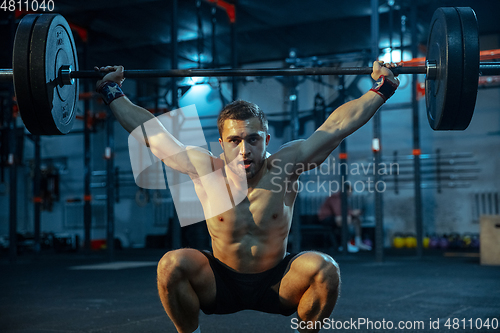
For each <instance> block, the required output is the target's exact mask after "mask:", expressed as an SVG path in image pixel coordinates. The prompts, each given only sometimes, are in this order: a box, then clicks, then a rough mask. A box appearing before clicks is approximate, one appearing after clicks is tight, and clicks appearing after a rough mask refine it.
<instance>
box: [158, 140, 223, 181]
mask: <svg viewBox="0 0 500 333" xmlns="http://www.w3.org/2000/svg"><path fill="white" fill-rule="evenodd" d="M163 155H164V156H165V157H164V158H163V159H162V161H163V163H165V165H167V166H168V167H169V168H172V169H174V170H175V171H179V172H181V173H185V174H188V175H189V176H190V177H191V178H198V177H200V176H203V175H206V174H208V173H210V172H212V171H213V164H214V161H213V160H214V158H215V157H214V156H213V155H212V153H211V152H210V151H208V150H207V149H204V148H201V147H195V146H186V147H184V149H182V150H180V151H178V152H177V153H176V154H170V155H168V154H163ZM167 155H168V156H167Z"/></svg>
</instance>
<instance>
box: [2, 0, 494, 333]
mask: <svg viewBox="0 0 500 333" xmlns="http://www.w3.org/2000/svg"><path fill="white" fill-rule="evenodd" d="M0 5H1V6H0V13H1V14H0V35H1V39H0V41H1V46H0V68H2V70H0V332H9V333H10V332H13V333H17V332H19V333H32V332H33V333H35V332H37V333H38V332H40V333H41V332H54V333H55V332H89V333H90V332H96V333H97V332H120V333H122V332H172V333H173V332H176V331H177V330H176V328H175V326H174V324H173V323H172V321H171V320H170V319H169V317H168V315H167V314H166V313H165V310H164V309H163V307H162V303H161V302H160V298H159V296H158V289H157V264H158V262H159V260H160V259H161V258H162V256H163V255H164V254H165V253H167V252H168V251H171V250H175V249H180V248H195V249H200V250H209V249H211V238H210V234H209V232H208V231H207V222H206V221H204V220H203V218H198V215H197V214H198V213H199V212H198V211H197V208H195V205H196V203H195V202H196V200H197V199H196V198H193V200H187V201H186V202H183V204H182V205H179V204H178V202H177V201H176V200H177V199H176V198H174V197H175V195H174V191H175V189H174V187H175V186H176V185H177V184H180V183H182V181H180V180H179V179H178V178H175V180H174V181H172V180H173V179H174V178H172V177H173V176H172V174H171V173H169V171H168V168H162V166H161V165H162V163H157V164H154V163H150V162H147V163H150V164H151V165H152V166H156V167H157V169H155V170H153V171H152V172H151V174H149V175H150V176H151V175H153V176H151V177H153V178H154V177H157V176H158V175H160V176H159V178H155V179H154V180H153V181H154V182H155V184H154V186H148V185H147V184H146V183H147V181H150V180H151V179H145V176H144V175H145V174H146V173H143V174H142V176H144V177H143V178H141V174H140V172H139V173H138V172H137V170H136V169H134V168H135V167H137V165H138V163H139V162H140V161H143V160H146V161H149V158H150V157H151V156H152V154H149V155H148V152H149V153H151V152H150V151H149V150H148V149H144V150H134V149H135V148H133V147H134V146H132V145H131V136H129V133H128V132H127V131H126V130H125V129H124V128H123V127H122V126H121V125H120V123H119V122H118V121H117V119H116V117H115V116H114V115H113V114H112V113H111V111H110V107H109V106H107V105H106V104H105V103H104V102H103V99H102V98H101V95H100V94H99V93H97V92H96V91H95V88H96V81H97V79H96V78H81V79H79V80H78V85H76V81H75V82H73V84H72V85H70V84H66V87H65V88H61V87H59V88H55V89H56V90H57V89H59V90H57V91H58V94H59V95H57V94H54V96H55V97H54V96H53V93H52V92H49V96H48V97H49V98H48V99H47V94H43V93H39V92H38V94H39V95H40V94H41V95H43V99H47V103H49V105H50V106H52V104H51V103H52V102H53V100H52V98H54V100H55V99H57V98H61V100H62V101H61V103H62V104H64V101H65V98H66V97H64V98H63V97H61V96H63V95H64V94H65V93H66V92H67V91H70V94H72V93H73V94H74V96H73V97H72V98H74V100H75V102H74V103H75V104H74V107H73V111H74V119H72V120H71V129H70V130H69V132H68V133H64V134H63V135H52V134H59V133H35V131H33V130H32V131H31V132H30V128H33V127H35V128H37V126H42V127H43V128H44V129H45V128H46V127H44V126H46V125H45V122H51V121H55V122H57V121H58V120H56V119H55V118H56V117H55V116H54V119H52V116H53V115H52V114H51V112H50V107H49V109H48V112H47V110H45V109H44V111H43V112H44V113H45V114H44V115H43V116H42V115H40V113H38V114H37V113H36V112H38V111H37V110H42V106H41V105H40V103H38V102H37V101H38V100H37V98H38V96H37V92H35V88H34V87H35V83H33V82H35V80H36V76H35V74H37V73H35V69H31V70H30V72H28V73H27V74H26V73H24V74H25V75H24V76H23V72H22V66H21V67H16V66H18V64H19V63H20V61H21V60H19V59H24V58H26V59H27V60H26V61H30V63H31V64H35V63H36V62H38V63H39V64H38V67H39V68H43V67H44V66H45V68H47V67H51V66H52V67H53V66H54V64H53V63H51V62H50V61H49V60H47V62H44V59H35V55H36V54H37V53H36V50H35V49H34V47H35V46H34V43H35V42H34V41H32V42H31V44H29V43H26V44H25V45H26V47H31V49H30V51H29V52H28V53H27V54H28V56H27V55H26V52H24V54H23V53H22V52H23V50H22V47H20V46H19V45H21V43H19V44H15V43H14V41H16V43H18V41H19V40H21V38H25V39H26V38H28V37H23V36H22V34H21V33H20V31H21V30H22V29H20V28H19V27H22V26H23V23H22V22H24V26H26V27H27V28H28V30H27V31H28V32H30V30H29V28H30V26H29V24H27V22H28V21H27V20H26V19H25V18H26V17H28V18H29V16H26V15H33V14H43V15H45V14H53V13H57V14H60V15H62V16H63V17H64V19H65V20H66V21H67V24H68V27H69V28H70V33H71V34H72V36H73V38H74V52H75V55H76V56H77V61H76V63H77V65H78V67H79V70H82V71H83V70H93V69H94V66H98V67H101V66H108V65H110V66H115V65H123V66H124V68H125V70H126V71H127V70H153V71H154V70H177V69H179V70H189V69H193V70H207V71H211V70H212V71H216V70H221V71H224V70H227V71H229V70H232V69H242V70H243V69H245V70H252V69H255V70H257V71H260V70H262V71H264V69H284V70H283V73H281V74H277V75H268V74H263V75H262V76H260V75H258V74H249V75H239V76H221V77H218V76H216V75H207V76H201V77H199V76H196V75H193V76H191V75H185V76H181V77H177V78H172V77H169V75H164V76H163V77H158V76H155V77H144V78H132V77H130V78H126V80H125V81H124V83H123V86H122V87H121V88H122V90H123V92H124V94H125V95H126V96H127V97H128V98H129V99H130V100H131V101H132V102H133V103H134V104H136V105H139V106H141V107H143V108H145V109H147V110H148V111H150V112H151V114H153V115H154V116H156V117H159V118H162V117H164V118H163V119H167V118H168V119H175V120H173V124H174V125H172V128H171V130H172V132H173V133H177V135H178V139H179V140H180V141H183V140H186V142H191V141H192V142H195V141H196V138H198V139H199V138H202V139H203V140H204V142H205V143H204V145H205V146H206V147H210V150H211V151H212V152H213V153H214V154H216V153H215V152H216V151H217V149H219V150H218V151H219V153H220V152H222V150H220V146H218V145H219V143H218V140H219V131H218V128H217V123H216V120H217V116H218V114H219V112H220V111H221V109H222V108H223V107H224V106H226V105H227V104H229V103H230V102H232V101H234V100H237V99H243V100H247V101H251V102H253V103H256V104H257V105H259V106H260V107H261V108H262V109H263V111H264V113H265V114H266V116H267V119H268V122H269V134H270V135H271V139H270V143H269V146H268V148H267V149H268V151H269V153H271V154H273V153H275V152H277V151H279V150H280V147H282V145H284V144H285V143H287V142H289V141H292V140H300V139H307V138H308V137H310V136H311V135H312V134H313V132H314V131H315V130H316V129H317V128H318V127H319V126H320V125H321V124H322V123H323V122H324V121H325V119H327V117H328V116H329V115H330V114H332V112H334V111H335V110H336V109H337V108H338V107H339V106H341V105H343V104H344V103H346V102H349V101H352V100H355V99H358V98H360V96H362V95H363V94H365V93H366V92H367V91H368V90H369V89H370V88H372V84H373V79H372V78H371V77H370V75H364V74H363V75H350V74H349V73H345V74H334V75H301V74H298V75H294V76H292V75H291V74H288V73H287V71H290V70H292V69H298V70H301V69H308V68H316V69H326V68H336V69H339V71H341V70H342V68H344V67H346V68H353V67H370V68H371V66H372V63H373V61H375V60H377V59H378V60H383V61H385V62H386V63H390V62H392V63H403V64H404V65H402V67H403V69H402V70H404V68H416V67H415V66H417V67H418V66H420V68H424V67H425V68H426V70H427V72H425V71H422V72H419V73H420V74H400V75H399V82H400V85H399V87H398V89H397V90H396V92H395V94H394V95H393V96H392V97H391V98H390V99H388V100H387V102H386V103H385V104H383V106H382V107H381V108H380V109H379V110H378V111H377V113H376V114H375V116H374V117H373V118H372V119H371V120H369V121H368V122H367V123H366V124H365V125H364V126H362V127H361V128H359V129H358V130H356V131H355V132H354V133H352V134H351V135H349V136H348V137H347V138H345V139H344V140H343V141H342V143H341V144H340V145H339V147H338V148H336V149H335V150H333V152H332V153H331V154H330V155H329V156H328V158H327V159H326V161H325V162H324V163H323V164H322V165H321V167H318V168H316V169H314V170H310V171H308V172H305V173H303V174H302V175H301V177H300V181H301V184H302V185H303V187H302V188H299V191H298V192H299V193H298V195H297V199H296V201H295V206H294V209H293V218H292V226H291V230H290V234H289V237H288V246H287V251H289V252H292V253H299V252H301V251H309V250H311V251H320V252H323V253H325V254H328V255H330V256H331V257H332V258H333V259H335V261H336V262H337V263H338V265H339V267H340V275H341V289H340V290H341V291H340V297H339V299H338V302H337V304H336V305H335V309H334V310H333V313H332V314H331V316H330V323H333V324H332V326H334V325H335V324H337V325H341V326H337V327H330V328H329V327H325V326H324V327H323V329H322V330H321V332H328V331H330V329H331V330H334V329H335V330H337V331H341V332H348V331H353V332H388V331H398V332H498V331H499V330H500V283H499V281H500V177H499V176H498V174H497V171H498V169H499V168H500V61H499V59H500V24H499V22H498V13H499V12H500V2H499V1H487V0H475V1H472V0H470V1H466V0H455V1H454V0H436V1H431V0H412V1H411V0H360V1H328V0H313V1H295V0H292V1H290V0H289V1H284V0H279V1H278V0H275V1H257V0H254V1H250V0H182V1H179V0H168V1H158V0H138V1H137V0H136V1H130V0H120V1H118V0H117V1H96V0H90V1H70V0H49V1H47V0H28V1H24V0H23V1H17V0H16V1H8V0H6V1H3V0H0ZM441 7H470V8H472V11H473V13H475V17H476V18H477V35H478V39H477V40H478V42H479V44H478V47H479V50H476V49H474V45H473V42H472V41H471V40H472V39H473V38H472V37H471V38H472V39H471V40H468V39H467V36H468V35H467V34H469V33H470V34H471V35H473V34H472V32H471V31H473V30H474V29H475V27H473V25H474V24H475V20H474V22H466V21H465V19H464V21H462V22H461V23H462V25H460V24H459V25H458V26H457V27H455V28H454V30H453V29H451V28H450V30H446V29H442V30H440V29H437V28H434V29H435V30H432V29H433V28H432V27H433V25H432V24H434V23H435V21H434V20H435V16H434V15H435V13H436V12H437V11H439V10H440V9H439V8H441ZM467 10H469V9H467ZM472 11H469V12H468V13H472ZM43 15H42V16H43ZM32 17H34V16H32ZM463 17H464V16H462V18H463ZM468 24H469V25H472V26H468ZM436 26H437V25H434V27H436ZM450 26H451V23H450ZM33 27H34V25H33ZM472 28H474V29H472ZM16 31H18V34H17V35H16ZM457 31H458V35H459V36H460V38H462V36H463V40H459V41H458V42H457V41H456V40H454V39H453V38H450V37H449V36H451V35H453V34H457ZM433 33H434V34H435V35H433ZM27 36H31V34H28V35H27ZM473 37H474V36H473ZM30 38H31V37H30ZM439 38H441V39H442V40H444V41H445V42H441V40H440V43H439V45H438V46H435V45H437V44H433V39H439ZM460 38H459V39H460ZM26 40H27V39H26ZM45 42H46V41H38V42H36V43H38V47H41V46H45V44H43V43H45ZM448 43H449V44H453V45H447V44H448ZM456 43H461V44H460V45H462V46H461V47H459V48H457V47H456V45H455V44H456ZM16 45H18V47H17V48H16ZM433 45H434V46H433ZM457 45H458V44H457ZM432 47H437V51H433V52H439V53H440V55H441V56H442V57H443V59H444V58H446V60H443V61H442V62H439V61H438V63H437V65H436V66H437V70H436V71H435V72H431V70H432V68H431V69H429V68H430V67H431V66H432V61H431V63H429V62H426V60H435V59H430V58H429V57H430V56H433V53H432V52H430V51H429V49H431V48H432ZM476 47H477V45H476ZM448 48H449V49H450V50H454V51H455V52H458V53H459V54H457V53H453V52H451V51H450V52H449V53H448V51H447V50H448ZM40 50H42V51H43V52H47V53H48V52H51V51H50V50H49V49H48V48H47V50H45V49H40ZM435 50H436V49H435ZM471 50H472V51H471ZM476 51H477V52H476ZM479 51H480V52H479ZM477 53H478V54H477ZM30 56H31V58H30ZM426 57H427V58H426ZM476 58H477V59H476ZM58 59H59V60H57V61H56V66H60V65H61V64H64V61H66V60H60V59H61V58H58ZM75 59H76V58H75ZM456 59H459V61H458V63H456ZM471 59H472V60H471ZM474 59H476V60H478V61H480V63H482V64H486V63H488V64H489V65H488V66H490V67H491V68H493V69H489V72H488V71H487V70H486V66H483V67H480V68H482V69H481V70H479V69H476V67H474V66H473V65H470V64H471V63H472V62H474V61H475V60H474ZM16 61H17V65H16ZM52 62H54V61H53V60H52ZM496 63H498V65H499V66H497V64H496ZM35 67H36V66H35V65H33V68H35ZM11 68H13V70H12V71H11V70H10V69H11ZM18 68H21V70H17V69H18ZM470 68H472V70H471V69H470ZM4 69H5V70H4ZM56 69H58V68H56ZM73 69H74V70H76V68H73ZM468 71H469V72H468ZM48 72H49V71H47V73H48ZM52 72H53V73H52ZM52 72H51V73H52V74H54V75H56V76H57V75H62V74H61V72H59V71H53V70H52ZM186 73H188V72H186ZM457 73H458V74H457ZM42 74H43V76H44V75H45V73H43V72H42ZM52 74H50V73H49V74H47V76H49V75H52ZM26 75H27V76H26ZM432 75H435V76H437V78H430V77H431V76H432ZM450 77H457V78H458V79H457V80H454V79H450ZM441 78H442V79H443V81H439V80H440V79H441ZM12 79H13V80H14V84H13V82H12ZM16 80H17V82H16ZM26 80H31V86H30V87H32V88H30V89H32V91H31V95H30V94H27V95H25V94H23V95H21V94H22V92H21V91H20V90H19V88H18V87H19V86H17V84H19V83H21V84H22V83H23V82H25V81H26ZM445 80H447V81H448V82H446V83H447V84H448V85H447V86H446V85H445V84H444V83H443V82H444V81H445ZM438 82H441V83H438ZM476 82H477V86H476V85H475V84H476ZM43 83H44V84H45V82H43ZM439 84H440V85H439ZM15 85H16V91H15V89H14V86H15ZM63 89H70V90H63ZM71 89H75V90H74V91H73V92H72V90H71ZM433 94H436V95H433ZM439 94H441V95H444V96H445V98H444V99H443V100H440V99H439V98H437V97H434V102H435V103H437V104H438V105H439V106H443V105H445V104H446V105H447V111H446V112H448V113H447V114H446V116H447V117H449V118H453V119H455V118H454V117H456V119H457V120H456V121H457V122H458V121H459V120H458V119H459V118H462V121H463V122H465V123H466V126H465V127H466V128H465V129H463V128H460V129H459V128H458V125H456V124H457V123H454V124H455V125H452V126H455V127H456V128H453V129H452V130H439V129H438V130H435V129H436V128H435V126H439V124H438V125H433V124H432V121H433V120H431V119H429V118H431V117H432V116H431V111H429V110H430V109H431V107H429V103H430V102H429V101H430V100H432V99H433V97H432V96H431V95H433V96H437V95H439ZM441 95H439V96H441ZM20 96H22V97H21V98H20ZM26 96H27V97H26ZM476 96H477V98H476ZM20 99H21V101H20ZM436 100H437V101H436ZM23 103H24V104H23ZM25 103H28V104H29V103H31V104H32V105H34V107H33V108H32V110H29V109H28V110H27V111H25V110H23V108H25V106H26V105H28V104H25ZM193 105H194V106H195V111H196V112H195V113H194V115H195V117H191V118H190V117H188V116H186V115H187V114H188V110H192V109H190V107H191V106H193ZM450 105H454V107H450ZM470 105H472V109H473V115H472V118H467V115H465V111H464V110H465V109H467V108H469V106H470ZM38 108H39V109H38ZM178 108H183V109H184V110H185V111H184V114H180V113H179V112H177V111H174V112H172V111H173V110H176V109H178ZM438 109H439V107H438ZM469 109H471V108H469ZM40 112H41V111H40ZM189 112H190V111H189ZM27 117H31V119H28V118H27ZM37 117H38V118H37ZM42 117H45V119H43V118H42ZM47 117H48V118H50V119H48V118H47ZM169 121H170V120H169ZM469 121H470V124H469ZM40 124H41V125H40ZM168 130H170V128H168ZM183 142H184V141H183ZM190 144H191V143H190ZM194 145H196V144H194ZM202 145H203V144H200V146H202ZM215 146H218V148H217V147H215ZM138 161H139V162H138ZM158 161H159V160H158ZM139 164H140V163H139ZM141 168H142V169H141V171H143V170H145V169H147V167H143V166H141ZM149 171H150V170H149ZM173 174H174V175H175V173H173ZM346 182H348V183H349V184H350V187H351V190H352V193H351V194H348V193H347V191H339V189H341V188H343V185H345V184H346ZM325 184H326V185H325ZM192 193H193V194H192V195H193V196H194V192H192ZM334 193H340V194H339V197H338V198H337V199H338V200H340V201H339V205H340V206H339V207H341V211H340V212H338V216H340V219H341V220H342V219H343V218H344V217H348V216H350V214H351V213H352V212H353V211H356V212H357V213H356V214H357V215H356V219H357V220H358V221H359V223H360V230H361V231H360V234H359V235H358V234H357V233H356V232H355V231H353V230H354V228H349V227H348V226H347V223H343V224H342V225H336V224H335V223H333V224H326V223H325V222H322V218H321V214H320V210H321V209H322V207H323V205H324V203H325V200H327V198H328V197H329V196H330V195H332V194H334ZM196 207H197V206H196ZM200 207H201V206H200ZM353 216H354V215H353ZM349 218H350V217H349ZM353 218H354V217H353ZM183 219H186V220H190V221H191V222H190V224H189V225H185V226H184V225H183V222H182V221H184V220H183ZM346 220H347V219H344V221H342V222H345V221H346ZM194 222H196V223H194ZM181 225H183V226H181ZM294 318H295V319H296V315H295V314H294V315H291V316H280V315H274V314H267V313H262V312H257V311H252V310H244V311H241V312H238V313H235V314H229V315H205V314H203V313H201V314H200V319H199V323H200V329H201V331H202V332H241V333H250V332H277V333H281V332H295V331H294V329H295V327H294V323H295V319H294ZM353 323H354V324H353ZM398 325H399V326H398Z"/></svg>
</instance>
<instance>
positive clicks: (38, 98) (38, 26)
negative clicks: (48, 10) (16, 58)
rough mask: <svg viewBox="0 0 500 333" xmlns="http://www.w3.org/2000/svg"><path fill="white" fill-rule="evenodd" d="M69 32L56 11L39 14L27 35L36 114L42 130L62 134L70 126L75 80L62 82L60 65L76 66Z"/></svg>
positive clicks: (75, 96)
mask: <svg viewBox="0 0 500 333" xmlns="http://www.w3.org/2000/svg"><path fill="white" fill-rule="evenodd" d="M77 59H78V58H77V53H76V47H75V42H74V39H73V34H72V33H71V29H70V27H69V25H68V22H66V20H65V19H64V17H62V16H61V15H58V14H45V15H41V16H40V17H39V19H38V20H37V21H36V23H35V26H34V28H33V33H32V37H31V58H30V73H31V78H32V79H31V91H32V94H33V98H34V100H35V102H36V105H37V107H38V110H37V112H38V113H39V118H41V119H42V121H41V123H42V127H43V129H44V130H45V132H46V134H49V135H57V134H66V133H68V132H69V131H70V130H71V128H72V127H73V123H74V120H75V110H76V102H77V101H78V80H75V82H74V83H73V84H72V85H62V83H61V81H60V80H59V78H58V77H59V68H60V66H61V65H63V64H65V65H71V67H72V68H73V70H78V60H77Z"/></svg>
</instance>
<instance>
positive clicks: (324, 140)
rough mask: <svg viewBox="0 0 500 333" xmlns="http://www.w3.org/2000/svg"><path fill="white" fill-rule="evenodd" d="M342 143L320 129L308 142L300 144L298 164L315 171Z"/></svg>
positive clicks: (336, 137)
mask: <svg viewBox="0 0 500 333" xmlns="http://www.w3.org/2000/svg"><path fill="white" fill-rule="evenodd" d="M341 141H342V140H341V139H340V138H339V137H338V136H336V135H334V134H332V133H328V132H325V131H322V130H321V128H320V129H318V130H317V131H316V132H314V133H313V134H312V135H311V136H310V137H309V138H308V139H307V140H304V141H302V142H300V144H299V146H298V147H297V148H298V149H297V154H298V156H297V163H300V164H301V165H305V166H308V168H307V169H308V170H309V169H314V168H315V167H318V166H319V165H320V164H321V163H323V162H324V161H325V160H326V158H327V157H328V156H329V155H330V154H331V153H332V151H333V150H334V149H335V148H337V146H338V145H339V144H340V142H341Z"/></svg>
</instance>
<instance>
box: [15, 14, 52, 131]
mask: <svg viewBox="0 0 500 333" xmlns="http://www.w3.org/2000/svg"><path fill="white" fill-rule="evenodd" d="M39 16H40V15H39V14H28V15H26V16H25V17H23V18H22V20H21V21H20V22H19V25H18V26H17V30H16V36H15V38H14V49H13V53H12V70H13V73H14V75H13V80H14V90H15V93H16V100H17V106H18V107H19V113H20V114H21V118H22V120H23V122H24V125H25V126H26V128H27V129H28V131H29V132H30V133H32V134H45V132H44V130H43V128H42V126H41V124H40V120H39V119H38V117H37V113H36V107H35V102H34V100H33V97H32V95H31V83H30V80H31V78H30V71H29V59H30V54H31V52H30V44H31V33H32V30H33V27H34V25H35V22H36V20H37V19H38V17H39Z"/></svg>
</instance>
